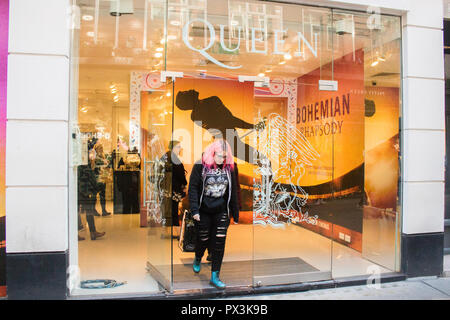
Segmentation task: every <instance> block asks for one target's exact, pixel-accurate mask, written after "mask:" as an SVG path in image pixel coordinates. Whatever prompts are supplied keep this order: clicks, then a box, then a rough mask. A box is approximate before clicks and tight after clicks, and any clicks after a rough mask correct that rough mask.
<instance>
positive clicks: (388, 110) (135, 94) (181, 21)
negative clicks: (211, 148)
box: [71, 0, 401, 296]
mask: <svg viewBox="0 0 450 320" xmlns="http://www.w3.org/2000/svg"><path fill="white" fill-rule="evenodd" d="M122 2H123V1H122ZM124 2H125V3H126V4H130V7H125V6H124V4H122V7H121V8H119V9H117V7H114V3H116V2H114V1H106V0H105V1H103V0H102V1H94V0H79V1H77V5H78V6H79V8H80V28H79V29H78V30H76V31H75V32H74V36H73V37H74V38H73V48H72V52H73V56H76V57H77V59H73V61H77V63H76V65H75V67H74V68H76V74H77V77H78V80H77V82H76V86H75V87H74V86H72V90H73V92H72V94H73V95H75V96H76V97H77V98H76V99H75V100H76V102H74V103H73V106H72V107H73V108H74V110H76V111H74V112H73V114H76V116H75V118H76V119H71V120H72V122H74V123H76V126H77V127H78V129H79V132H80V137H81V139H80V150H81V151H80V155H79V162H78V164H79V165H86V164H87V163H88V161H89V160H88V159H89V152H88V150H91V149H94V150H95V154H96V156H97V159H99V158H100V159H102V161H101V163H97V166H98V175H97V179H98V182H100V183H101V184H102V186H103V187H101V188H100V189H101V190H102V191H104V193H102V192H99V193H98V194H97V200H96V204H95V206H96V211H97V212H98V213H99V215H98V216H95V217H94V219H95V226H96V229H97V231H99V232H105V235H104V236H101V237H98V238H97V239H95V240H93V239H91V237H90V230H89V227H88V223H87V221H86V215H85V214H80V217H81V224H82V225H81V227H82V229H81V231H79V232H78V237H79V241H77V242H75V243H76V244H75V247H74V248H75V249H76V252H77V261H78V267H79V270H80V280H81V281H83V280H94V279H114V280H116V281H118V282H126V283H124V284H123V285H121V286H118V287H116V288H103V289H95V290H93V289H84V288H79V287H78V288H75V289H74V290H72V292H71V294H72V295H75V296H76V295H96V294H119V295H120V294H130V293H133V294H143V295H145V294H151V293H158V292H162V291H165V290H166V291H172V292H175V293H183V292H194V291H198V290H210V289H211V286H210V285H209V276H210V263H208V262H207V261H206V259H205V258H206V256H205V257H204V259H203V267H202V271H201V272H200V273H199V274H198V275H195V274H194V273H193V272H192V261H193V257H194V254H193V252H183V250H182V249H181V248H180V240H179V239H178V238H176V237H173V236H178V235H179V232H180V231H179V230H178V229H177V228H171V227H170V226H169V227H168V226H167V225H165V224H164V223H161V221H160V220H158V219H157V217H156V216H157V213H155V211H154V208H153V209H152V208H150V204H149V201H150V200H151V199H153V198H152V197H153V196H155V194H154V192H155V189H151V188H152V186H150V183H151V179H150V177H149V176H148V172H149V171H148V170H149V163H150V161H148V160H155V159H157V158H160V157H161V156H162V155H163V154H164V153H165V152H166V151H167V150H168V149H167V148H168V143H169V141H170V140H174V139H175V140H179V141H181V144H182V148H183V153H182V157H181V159H182V161H183V162H184V164H185V168H186V170H187V179H188V181H189V174H190V171H191V168H192V165H193V163H194V162H195V161H196V160H198V159H199V155H201V151H202V148H203V147H204V146H206V145H207V144H208V143H209V142H211V141H212V140H213V138H212V136H211V134H209V133H208V132H207V131H206V130H204V129H201V127H198V126H196V124H194V122H193V120H192V118H191V113H190V111H185V110H181V109H180V108H179V107H177V104H176V96H177V93H178V92H181V91H186V90H196V91H198V92H200V98H201V99H204V98H207V97H209V96H218V97H219V98H220V99H222V102H223V103H224V105H226V106H227V107H228V108H229V110H230V111H231V112H232V113H233V116H235V117H237V118H239V119H242V120H243V121H246V122H249V123H252V124H256V123H258V121H259V120H261V119H262V118H263V117H267V119H268V123H269V124H271V125H272V124H273V123H276V122H275V120H278V119H282V120H283V121H285V122H283V124H284V128H289V130H287V132H288V133H289V134H290V133H292V132H294V131H295V132H296V136H292V137H293V138H292V139H295V140H292V141H294V144H296V143H297V141H300V139H306V140H307V141H308V143H310V144H311V145H312V146H314V148H315V151H316V153H317V154H320V159H319V156H315V158H314V160H315V161H316V160H317V159H319V160H320V165H317V163H318V162H316V163H312V164H311V165H308V159H306V160H305V163H306V164H305V168H306V169H305V171H301V172H302V173H301V174H300V175H299V176H298V175H297V176H296V175H295V174H294V173H293V172H294V171H295V168H296V167H295V164H293V163H292V162H289V165H288V167H287V168H283V162H282V161H281V160H279V159H281V158H283V157H285V158H287V155H288V154H290V152H291V151H290V150H291V149H289V150H285V149H283V150H282V151H281V153H278V154H277V155H276V156H272V157H271V160H272V161H273V162H274V165H275V166H276V169H277V170H278V171H277V172H279V173H280V177H281V176H282V174H281V173H282V172H283V169H284V170H287V171H289V175H288V176H289V178H288V180H289V183H291V178H292V177H294V176H295V177H296V183H291V185H294V186H295V187H296V188H297V189H298V190H301V192H303V195H304V194H306V195H307V197H306V200H305V201H302V200H300V201H298V202H297V203H298V204H297V207H295V208H297V212H296V213H295V212H294V213H292V212H291V211H292V208H293V207H292V208H291V207H289V210H287V211H289V212H288V214H287V215H286V216H282V217H281V216H280V215H263V216H260V215H258V214H257V213H255V210H253V208H256V207H257V204H256V202H255V192H256V191H257V190H258V186H259V187H260V186H261V183H259V181H260V180H258V179H260V177H259V178H258V177H257V175H256V174H255V166H254V165H252V164H250V163H249V161H246V159H244V160H242V159H238V157H236V159H235V160H236V162H237V166H238V168H239V172H240V181H241V183H240V185H241V201H242V208H241V218H240V221H239V223H237V224H236V223H233V222H232V223H231V225H230V227H229V230H228V235H227V242H226V248H225V257H224V264H223V268H222V271H221V277H222V278H223V280H224V281H225V282H226V283H227V285H228V287H229V288H233V287H234V288H241V287H248V286H255V287H256V286H270V285H280V284H290V283H299V282H312V281H320V280H330V279H339V278H345V277H354V276H369V275H373V274H380V273H391V272H397V271H398V270H399V259H398V257H399V247H400V246H399V232H398V230H399V224H400V222H399V221H401V219H400V214H401V208H400V206H399V201H398V200H399V199H398V194H399V191H398V180H399V179H400V178H399V177H400V168H399V167H398V159H399V157H400V155H399V146H398V144H399V142H398V132H399V128H398V125H399V117H401V114H400V110H401V108H400V97H401V95H400V57H401V56H400V53H401V50H400V43H401V41H400V40H401V38H400V20H399V19H398V18H397V17H392V16H379V17H378V19H379V20H377V19H373V21H372V20H371V16H370V15H369V14H366V13H358V12H350V11H343V10H335V9H333V10H331V9H328V8H318V7H307V6H300V5H288V4H280V3H269V2H262V1H233V0H229V1H206V0H196V1H185V0H171V1H168V2H166V1H156V0H150V1H146V0H141V1H138V0H135V1H124ZM127 10H128V11H127ZM116 11H120V12H121V14H120V15H118V14H114V12H116ZM195 19H204V20H203V21H208V22H209V23H211V24H212V25H214V28H213V29H214V30H215V32H216V36H217V37H216V40H217V41H216V42H215V43H217V47H216V44H214V46H212V47H210V48H209V49H208V50H206V51H207V52H208V55H206V54H201V53H200V52H198V51H195V50H189V48H188V47H187V45H186V41H188V42H189V43H190V44H192V47H194V48H202V47H201V46H200V45H203V48H205V47H207V45H208V43H209V42H208V39H212V38H211V37H209V38H208V36H206V37H205V34H207V35H209V36H210V35H211V29H208V27H207V25H206V24H201V27H199V25H198V23H192V24H191V25H189V23H188V21H193V20H195ZM264 22H265V23H266V24H264ZM370 23H375V27H373V28H372V27H371V25H370ZM377 23H378V24H377ZM220 24H222V25H226V27H225V28H224V31H226V32H225V35H224V36H225V39H226V46H228V48H233V47H236V46H238V45H239V44H240V45H241V46H242V48H241V50H238V51H237V52H232V53H230V52H224V50H222V49H223V46H224V44H222V47H220V46H219V43H220V38H221V34H220V31H221V29H220V28H219V27H218V25H220ZM186 25H188V26H190V27H191V29H190V30H191V32H190V33H189V34H188V37H189V39H188V40H187V39H184V40H183V26H186ZM216 25H217V26H216ZM205 26H206V27H205ZM240 26H242V31H243V32H242V35H241V36H240V37H236V33H235V32H234V31H236V30H237V34H240V29H239V28H238V27H240ZM252 26H253V34H252V32H249V31H248V30H250V31H251V30H252ZM256 26H259V27H258V28H256ZM349 26H350V27H349ZM246 28H247V29H246ZM255 28H256V29H255ZM264 28H267V30H271V31H270V32H267V33H266V35H264V33H263V32H262V33H261V34H258V32H259V31H258V30H266V29H264ZM254 30H257V32H256V33H255V31H254ZM273 30H287V31H286V33H283V34H284V37H283V38H282V39H281V38H280V39H281V40H283V41H281V40H278V43H277V40H276V39H275V40H274V38H276V37H277V36H278V35H279V34H281V33H277V32H274V31H273ZM305 30H306V31H305ZM232 31H233V32H232ZM300 31H302V32H303V33H301V34H302V35H304V36H305V39H304V41H303V42H302V39H301V37H299V35H300V33H299V32H300ZM314 34H317V35H318V37H317V38H318V39H319V40H318V43H317V46H316V47H314ZM252 35H253V37H254V38H253V40H254V39H255V38H256V39H262V40H264V37H265V36H266V37H267V39H265V40H266V41H262V40H261V41H256V43H255V42H254V43H252ZM259 36H260V37H259ZM239 38H241V40H239ZM241 42H242V43H241ZM308 44H309V45H310V46H311V48H310V47H308ZM279 45H280V46H283V50H281V49H280V48H278V49H277V48H276V47H277V46H279ZM254 46H256V48H255V47H254ZM258 46H259V47H258ZM264 46H266V47H264ZM221 48H222V49H221ZM252 49H255V50H253V52H252ZM256 49H258V50H256ZM314 49H316V54H315V53H314ZM221 50H222V51H221ZM264 50H266V54H262V53H256V52H259V51H261V52H263V51H264ZM277 50H279V51H282V52H283V53H282V54H273V52H275V51H277ZM206 51H205V52H206ZM267 52H268V53H267ZM299 52H301V53H302V54H303V56H301V57H298V53H299ZM208 57H212V59H209V58H208ZM214 61H217V63H216V62H214ZM224 65H225V66H227V67H231V68H226V67H223V66H224ZM238 66H240V68H237V67H238ZM234 67H236V68H235V69H232V68H234ZM164 71H176V72H183V77H182V78H179V79H176V80H175V81H170V80H167V81H166V82H165V83H164V82H162V81H161V73H162V72H164ZM240 75H245V76H257V77H259V79H264V77H268V78H269V79H270V81H269V83H268V84H267V83H264V81H260V82H258V81H256V82H251V83H250V82H239V80H238V77H239V76H240ZM318 80H336V81H337V82H338V85H339V89H338V90H337V92H329V91H321V90H320V88H319V85H318ZM336 97H339V99H341V100H340V101H341V104H342V109H340V113H339V116H341V115H342V119H343V120H340V119H341V118H339V117H338V116H337V114H335V116H333V117H330V119H331V118H332V120H328V119H325V118H324V119H321V120H317V119H318V117H319V116H318V115H317V112H316V115H315V118H314V120H315V121H319V122H317V123H321V125H318V124H317V123H316V124H314V125H313V124H311V125H308V124H309V122H310V118H309V113H308V112H309V109H308V105H309V104H312V103H314V102H319V103H320V102H325V101H326V102H327V103H328V102H330V103H331V104H332V103H333V102H332V101H333V99H334V103H335V109H334V112H336V110H337V109H336V108H337V107H336V103H337V101H336ZM346 97H350V98H349V101H351V102H348V101H347V100H345V98H346ZM350 99H351V100H350ZM345 103H347V105H346V104H345ZM305 106H306V107H305ZM346 106H347V109H345V107H346ZM302 107H304V109H302ZM327 110H328V109H327ZM345 110H347V112H348V113H347V114H345V112H346V111H345ZM348 110H351V113H350V112H349V111H348ZM302 112H304V113H302ZM310 112H311V113H312V112H313V111H310ZM331 112H332V113H333V111H331ZM274 114H276V115H277V116H278V117H274V116H273V115H274ZM373 114H377V115H378V114H380V117H381V118H378V120H377V121H378V122H370V120H373V119H375V117H372V116H373ZM271 115H272V116H271ZM344 115H345V116H347V118H344ZM369 117H372V118H370V119H369ZM368 119H369V120H368ZM380 119H381V120H380ZM271 120H273V122H270V121H271ZM320 121H322V122H320ZM340 121H342V122H340ZM344 121H345V122H344ZM327 124H330V129H329V130H331V132H333V130H336V134H334V133H333V134H330V135H329V136H326V137H325V132H326V130H327V127H326V126H327ZM334 124H336V126H335V128H334V129H333V125H334ZM317 125H318V127H317ZM340 125H342V127H340ZM266 128H267V126H266ZM380 128H382V130H380ZM198 130H200V140H201V141H200V143H199V141H198V140H196V139H197V138H195V137H197V136H196V133H198ZM202 130H203V131H202ZM268 130H269V129H265V131H263V132H262V133H256V131H255V132H253V133H252V132H248V131H249V130H245V129H242V128H237V129H236V132H237V133H238V135H239V136H240V137H243V138H242V142H244V143H245V144H247V145H251V146H252V147H253V148H256V149H258V150H259V151H261V150H262V149H261V148H265V147H267V146H272V145H273V144H271V143H269V142H267V141H266V142H267V144H266V145H265V146H264V145H262V143H261V141H260V140H261V139H262V138H261V137H263V136H262V135H263V134H264V132H266V131H268ZM317 130H322V131H320V132H323V137H322V135H321V134H319V133H318V132H319V131H317ZM339 130H340V131H341V132H342V134H341V135H338V133H340V131H339ZM346 130H347V131H346ZM383 130H384V131H383ZM312 132H314V134H313V133H312ZM380 132H381V133H380ZM246 134H247V135H246ZM257 134H258V136H257V137H258V139H260V140H258V141H257V140H256V138H255V136H256V135H257ZM259 134H261V136H259ZM155 136H156V137H159V140H158V143H157V144H152V143H153V142H154V140H152V139H153V138H154V137H155ZM188 136H189V137H188ZM191 136H192V137H193V138H192V137H191ZM255 141H257V142H256V143H255ZM292 141H291V144H292ZM387 142H389V147H386V143H387ZM258 143H259V146H261V145H262V147H260V148H258ZM90 146H93V148H90ZM152 146H153V147H152ZM155 146H156V147H155ZM152 148H153V149H152ZM269 149H270V148H268V149H264V150H265V154H267V155H268V154H269V152H271V151H267V150H269ZM294 149H295V148H294ZM300 149H301V148H300V147H299V148H297V149H296V150H300ZM199 150H200V151H199ZM261 152H262V151H261ZM383 155H384V157H385V158H380V157H382V156H383ZM388 156H389V157H390V158H386V157H388ZM276 157H278V158H277V159H278V160H277V159H275V158H276ZM299 157H300V158H301V157H303V154H302V153H301V152H300V151H299ZM380 159H381V161H380ZM319 160H317V161H319ZM374 162H377V163H381V167H375V166H374V164H373V163H374ZM301 167H302V168H303V164H302V165H301ZM310 167H311V169H308V168H310ZM386 169H387V170H388V171H389V172H390V174H387V175H386V176H388V177H387V178H385V179H384V180H382V181H381V180H380V172H381V171H380V170H386ZM302 170H303V169H302ZM308 170H309V171H308ZM311 170H313V171H311ZM314 170H315V171H314ZM283 179H284V178H279V179H278V180H277V182H278V185H279V186H285V185H288V184H289V183H288V182H287V180H283ZM379 180H380V181H379ZM78 183H79V182H78ZM258 183H259V184H258ZM255 185H257V186H255ZM297 189H295V190H297ZM152 190H153V191H152ZM371 190H375V191H373V192H371ZM379 190H381V191H379ZM157 191H158V192H159V189H158V190H157ZM152 192H153V193H152ZM284 192H286V191H284ZM299 192H300V191H299ZM287 193H290V194H291V195H292V194H293V193H295V197H296V199H305V197H304V196H302V197H300V196H298V194H297V191H296V192H294V191H293V189H289V191H288V192H287ZM278 194H279V193H278ZM300 207H301V208H300ZM187 208H188V203H187V199H183V201H182V202H181V203H180V207H179V210H180V211H179V218H180V223H181V222H182V221H181V220H182V217H183V213H184V210H185V209H187ZM152 210H153V211H152ZM294 211H295V210H294ZM72 214H73V215H78V212H73V213H72ZM308 214H309V217H308ZM299 218H300V219H299ZM274 219H275V220H274ZM311 219H313V220H311ZM71 221H73V219H72V220H71ZM311 221H312V222H311Z"/></svg>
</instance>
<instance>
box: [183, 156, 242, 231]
mask: <svg viewBox="0 0 450 320" xmlns="http://www.w3.org/2000/svg"><path fill="white" fill-rule="evenodd" d="M228 178H229V179H230V178H231V186H229V190H228V193H229V199H227V210H228V216H229V217H230V216H231V217H233V220H234V222H236V223H237V222H239V204H238V198H237V184H236V174H235V172H234V171H231V172H229V176H228ZM204 179H205V177H204V174H203V165H202V164H201V163H200V162H198V163H196V164H194V167H193V168H192V172H191V177H190V178H189V190H188V195H189V206H190V210H191V212H192V214H193V215H194V214H197V213H199V211H200V206H201V200H202V198H203V192H204V189H203V183H204Z"/></svg>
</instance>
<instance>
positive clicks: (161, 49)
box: [156, 47, 164, 52]
mask: <svg viewBox="0 0 450 320" xmlns="http://www.w3.org/2000/svg"><path fill="white" fill-rule="evenodd" d="M163 50H164V48H161V47H159V48H156V51H158V52H161V51H163Z"/></svg>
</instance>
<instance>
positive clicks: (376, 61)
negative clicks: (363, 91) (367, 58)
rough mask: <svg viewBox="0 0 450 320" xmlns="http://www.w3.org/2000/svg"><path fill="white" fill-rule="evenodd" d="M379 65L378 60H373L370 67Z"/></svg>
mask: <svg viewBox="0 0 450 320" xmlns="http://www.w3.org/2000/svg"><path fill="white" fill-rule="evenodd" d="M378 63H379V61H378V60H375V61H374V62H372V64H371V65H370V66H371V67H375V66H376V65H377V64H378Z"/></svg>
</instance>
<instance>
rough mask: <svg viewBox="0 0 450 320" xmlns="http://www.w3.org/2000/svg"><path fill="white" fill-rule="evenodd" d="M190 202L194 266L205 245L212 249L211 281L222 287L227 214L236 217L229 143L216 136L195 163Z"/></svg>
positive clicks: (195, 270)
mask: <svg viewBox="0 0 450 320" xmlns="http://www.w3.org/2000/svg"><path fill="white" fill-rule="evenodd" d="M188 194H189V204H190V209H191V212H192V214H193V218H194V220H195V225H196V228H197V242H196V246H195V258H194V263H193V270H194V272H195V273H198V272H200V268H201V260H202V257H203V254H204V253H205V250H206V248H208V247H209V248H210V249H211V258H212V264H211V281H210V283H211V284H212V285H213V286H215V287H216V288H218V289H225V283H223V282H222V281H221V280H220V279H219V273H220V268H221V266H222V260H223V256H224V251H225V240H226V235H227V230H228V226H229V224H230V217H233V220H234V221H235V223H237V222H238V220H239V209H238V199H237V184H236V175H235V173H234V160H233V155H232V153H231V148H230V145H229V144H228V143H227V142H226V141H225V140H222V139H220V140H216V141H214V142H213V143H212V144H211V145H209V146H208V147H207V148H206V150H205V152H204V153H203V155H202V160H201V162H198V163H196V164H195V165H194V167H193V169H192V173H191V177H190V181H189V191H188Z"/></svg>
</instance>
